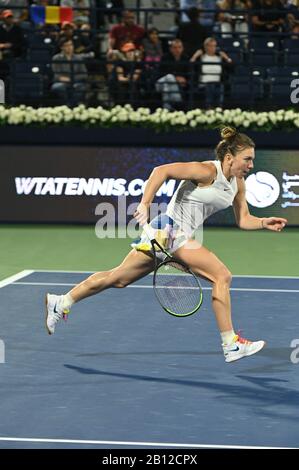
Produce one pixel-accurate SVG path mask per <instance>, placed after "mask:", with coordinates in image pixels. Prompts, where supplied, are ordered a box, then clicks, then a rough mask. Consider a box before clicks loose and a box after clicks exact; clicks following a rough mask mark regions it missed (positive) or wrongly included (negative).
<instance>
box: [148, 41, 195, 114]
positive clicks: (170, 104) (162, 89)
mask: <svg viewBox="0 0 299 470" xmlns="http://www.w3.org/2000/svg"><path fill="white" fill-rule="evenodd" d="M159 75H160V78H159V79H158V80H157V82H156V90H157V91H158V92H159V93H161V94H162V102H163V107H164V108H167V109H173V108H176V107H177V106H178V107H182V104H183V101H184V96H185V93H186V90H187V88H188V84H189V80H190V64H189V63H188V57H187V56H186V55H185V54H184V46H183V43H182V41H181V40H180V39H174V40H173V41H171V43H170V46H169V52H168V53H167V54H165V55H163V57H162V60H161V63H160V73H159Z"/></svg>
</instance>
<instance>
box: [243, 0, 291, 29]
mask: <svg viewBox="0 0 299 470" xmlns="http://www.w3.org/2000/svg"><path fill="white" fill-rule="evenodd" d="M252 8H253V10H259V11H258V13H257V14H255V15H253V16H252V18H251V21H252V27H253V31H254V32H267V31H269V32H279V31H282V30H283V27H284V23H285V19H286V11H285V9H284V8H283V6H282V3H281V1H280V0H252ZM273 10H276V11H273Z"/></svg>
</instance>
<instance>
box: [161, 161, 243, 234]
mask: <svg viewBox="0 0 299 470" xmlns="http://www.w3.org/2000/svg"><path fill="white" fill-rule="evenodd" d="M211 163H213V164H214V165H215V166H216V169H217V176H216V179H215V180H214V182H213V183H212V184H211V185H210V186H206V187H199V186H197V185H196V184H195V183H194V182H192V181H191V180H183V181H182V182H181V183H180V185H179V186H178V188H177V190H176V191H175V193H174V195H173V196H172V198H171V200H170V202H169V204H168V206H167V211H166V214H167V215H168V216H169V217H171V218H172V219H173V220H174V221H175V222H176V223H177V224H178V225H179V226H180V228H181V229H182V230H183V231H184V232H185V233H186V234H188V235H189V236H191V235H192V234H193V232H194V231H195V230H196V229H198V228H199V227H200V226H201V225H202V224H203V222H204V220H206V219H207V218H208V217H210V215H212V214H214V213H215V212H218V211H220V210H222V209H226V208H227V207H229V206H231V205H232V203H233V200H234V198H235V196H236V194H237V192H238V186H237V180H236V177H233V178H232V179H231V180H230V181H228V180H227V179H226V177H225V176H224V174H223V172H222V167H221V162H220V161H219V160H211Z"/></svg>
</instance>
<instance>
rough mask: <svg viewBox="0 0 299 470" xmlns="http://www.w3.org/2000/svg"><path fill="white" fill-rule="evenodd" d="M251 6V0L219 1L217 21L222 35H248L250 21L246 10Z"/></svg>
mask: <svg viewBox="0 0 299 470" xmlns="http://www.w3.org/2000/svg"><path fill="white" fill-rule="evenodd" d="M251 6H252V4H251V1H250V0H219V1H217V12H216V21H217V22H218V25H219V27H220V32H221V33H222V37H231V36H232V33H237V34H240V33H243V34H246V35H248V31H249V23H248V15H247V14H246V10H248V9H250V8H251ZM230 10H235V11H230Z"/></svg>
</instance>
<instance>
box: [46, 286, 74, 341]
mask: <svg viewBox="0 0 299 470" xmlns="http://www.w3.org/2000/svg"><path fill="white" fill-rule="evenodd" d="M62 301H63V295H54V294H47V295H46V328H47V330H48V333H49V335H53V334H54V332H55V327H56V324H57V323H58V322H59V320H61V319H64V320H66V319H67V315H68V313H69V310H63V308H62Z"/></svg>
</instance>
